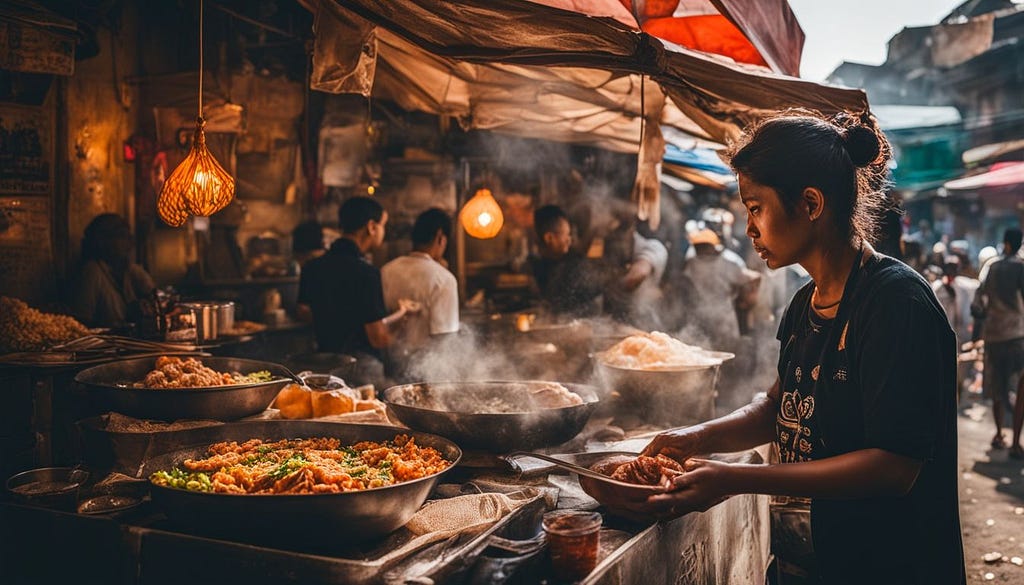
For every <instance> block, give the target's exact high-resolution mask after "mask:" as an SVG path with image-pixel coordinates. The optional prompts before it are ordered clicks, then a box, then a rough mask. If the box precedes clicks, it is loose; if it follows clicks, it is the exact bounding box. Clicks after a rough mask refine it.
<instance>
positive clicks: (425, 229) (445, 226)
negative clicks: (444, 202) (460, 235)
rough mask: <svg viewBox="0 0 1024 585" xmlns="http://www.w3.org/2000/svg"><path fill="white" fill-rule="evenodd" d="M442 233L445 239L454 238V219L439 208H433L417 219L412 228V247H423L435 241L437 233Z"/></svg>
mask: <svg viewBox="0 0 1024 585" xmlns="http://www.w3.org/2000/svg"><path fill="white" fill-rule="evenodd" d="M438 231H440V232H441V233H442V234H444V237H446V238H448V239H451V237H452V218H451V217H450V216H449V215H448V213H447V212H445V210H443V209H441V208H439V207H432V208H430V209H428V210H426V211H424V212H423V213H421V214H420V215H419V217H417V218H416V223H414V224H413V226H412V234H411V237H412V245H413V246H423V245H426V244H429V243H430V242H432V241H434V237H435V236H437V232H438Z"/></svg>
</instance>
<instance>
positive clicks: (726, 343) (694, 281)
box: [681, 228, 761, 349]
mask: <svg viewBox="0 0 1024 585" xmlns="http://www.w3.org/2000/svg"><path fill="white" fill-rule="evenodd" d="M687 237H688V239H689V241H690V245H691V246H692V248H693V250H694V255H693V257H692V258H687V259H686V262H685V263H684V264H683V270H682V273H681V275H682V277H683V280H684V289H685V290H686V291H687V298H688V299H689V315H690V317H691V319H690V321H691V323H692V324H694V325H696V326H697V327H699V329H700V330H701V331H702V332H703V333H704V334H705V335H707V336H708V339H709V341H711V343H712V344H713V345H714V346H715V349H729V348H732V347H733V346H734V345H735V343H736V341H737V340H738V339H739V337H740V324H739V317H738V316H737V313H736V310H737V308H741V309H742V308H750V307H752V306H753V305H754V303H755V302H756V301H757V290H758V286H759V285H760V282H761V275H760V274H758V273H757V272H754V271H753V270H750V269H748V268H747V267H746V266H743V265H741V264H737V263H735V262H733V261H730V260H729V259H728V258H726V256H725V253H724V248H723V246H722V242H721V240H720V239H719V238H718V234H716V233H715V232H714V231H712V230H711V229H709V228H701V229H697V230H695V231H693V232H690V234H689V235H688V236H687Z"/></svg>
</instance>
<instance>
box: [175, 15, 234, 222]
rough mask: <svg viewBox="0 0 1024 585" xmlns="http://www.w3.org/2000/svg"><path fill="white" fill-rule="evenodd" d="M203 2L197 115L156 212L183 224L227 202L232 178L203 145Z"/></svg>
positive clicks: (232, 186)
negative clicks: (185, 152) (192, 132)
mask: <svg viewBox="0 0 1024 585" xmlns="http://www.w3.org/2000/svg"><path fill="white" fill-rule="evenodd" d="M205 126H206V120H204V119H203V2H202V0H199V115H198V117H197V118H196V133H195V135H194V136H193V138H192V148H190V149H189V151H188V156H186V157H185V160H183V161H181V164H179V165H178V167H177V168H175V169H174V171H173V172H172V173H171V176H170V177H167V180H166V181H164V186H163V188H162V189H161V190H160V198H159V199H157V202H156V210H157V213H159V214H160V218H161V219H163V220H164V222H165V223H167V225H170V226H173V227H178V226H180V225H183V224H184V223H185V221H186V220H187V219H188V216H189V215H199V216H209V215H213V214H214V213H217V212H218V211H220V210H221V209H224V207H226V206H227V204H228V203H231V200H232V199H233V198H234V197H235V180H234V179H233V178H231V175H229V174H228V173H227V171H225V170H224V167H222V166H220V163H218V162H217V159H215V158H213V153H211V152H210V149H208V148H207V147H206V134H205V133H204V132H203V127H205Z"/></svg>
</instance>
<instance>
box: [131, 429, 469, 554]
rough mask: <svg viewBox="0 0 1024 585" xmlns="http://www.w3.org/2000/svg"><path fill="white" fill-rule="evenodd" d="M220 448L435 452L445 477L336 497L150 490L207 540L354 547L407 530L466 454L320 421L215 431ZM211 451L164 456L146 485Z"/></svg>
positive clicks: (427, 438) (443, 442) (434, 441)
mask: <svg viewBox="0 0 1024 585" xmlns="http://www.w3.org/2000/svg"><path fill="white" fill-rule="evenodd" d="M214 428H216V429H218V430H219V431H220V432H219V436H218V437H217V439H216V441H214V442H219V441H238V442H243V441H247V440H249V439H263V440H266V441H276V440H281V439H295V438H315V437H332V438H336V439H339V440H340V441H341V443H342V445H352V444H354V443H358V442H359V441H390V440H393V439H394V438H395V437H396V436H397V435H403V434H404V435H408V436H410V437H412V438H413V439H415V441H416V444H417V445H420V446H422V447H433V448H434V449H437V450H438V451H439V452H440V453H441V455H442V456H443V457H444V458H445V459H446V460H448V461H450V462H451V465H450V466H448V468H447V469H445V470H444V471H440V472H438V473H435V474H433V475H428V476H426V477H422V478H420V479H415V480H412V481H407V482H402V483H398V484H395V485H390V486H385V487H379V488H372V489H366V490H359V491H352V492H341V493H336V494H282V495H273V494H222V493H209V492H193V491H188V490H183V489H177V488H171V487H165V486H158V485H156V484H152V486H151V487H152V496H153V502H154V503H156V504H157V505H158V506H160V507H161V508H162V509H163V510H164V511H165V512H166V513H167V515H168V517H170V518H171V519H172V520H174V521H175V522H178V523H181V524H183V525H184V526H186V527H187V528H189V529H191V530H194V531H196V532H199V533H202V534H209V535H213V536H228V537H239V536H241V537H242V538H243V539H245V540H255V541H260V542H268V543H284V544H292V545H294V544H295V543H297V542H324V541H330V542H356V541H369V540H373V539H375V538H378V537H381V536H384V535H385V534H388V533H389V532H392V531H394V530H396V529H398V528H399V527H401V526H403V525H404V524H405V523H406V522H408V521H409V519H410V518H411V517H412V516H413V515H414V514H415V513H416V511H417V510H419V509H420V507H421V506H422V505H423V502H424V501H426V499H427V496H429V495H430V492H431V491H433V489H434V487H435V486H436V485H437V482H438V480H439V479H440V478H441V476H442V475H443V474H445V473H446V472H447V471H448V470H450V469H452V468H453V467H455V465H457V464H458V462H459V460H460V459H461V458H462V451H461V450H460V449H459V447H458V446H456V445H455V444H454V443H452V442H451V441H449V440H447V439H444V438H441V437H438V436H435V435H430V434H427V433H420V432H416V431H410V430H408V429H403V428H399V427H389V426H381V425H360V424H347V423H332V422H317V421H282V420H274V421H251V422H239V423H230V424H225V425H221V426H219V427H214ZM208 447H209V444H205V445H200V446H194V447H189V448H185V449H180V450H177V451H173V452H171V453H165V454H163V455H159V456H156V457H153V458H151V459H149V460H147V461H146V462H145V463H144V464H143V466H142V473H141V477H142V478H148V477H149V476H150V475H151V474H153V473H155V472H157V471H168V470H170V469H172V468H174V467H177V466H179V465H180V464H181V463H182V462H183V461H184V460H185V459H190V458H191V459H196V458H202V457H205V456H206V452H207V448H208Z"/></svg>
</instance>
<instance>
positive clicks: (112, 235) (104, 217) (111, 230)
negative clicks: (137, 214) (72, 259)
mask: <svg viewBox="0 0 1024 585" xmlns="http://www.w3.org/2000/svg"><path fill="white" fill-rule="evenodd" d="M131 229H132V228H131V226H130V225H128V220H126V219H124V218H123V217H121V216H120V215H118V214H116V213H103V214H100V215H97V216H96V217H94V218H92V221H90V222H89V225H87V226H86V227H85V233H84V235H83V236H82V260H109V259H110V255H111V252H112V246H113V243H114V240H116V239H117V238H119V237H131V233H132V231H131Z"/></svg>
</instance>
